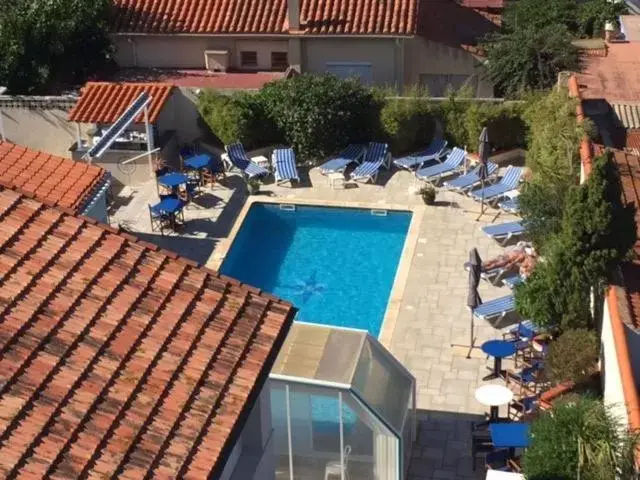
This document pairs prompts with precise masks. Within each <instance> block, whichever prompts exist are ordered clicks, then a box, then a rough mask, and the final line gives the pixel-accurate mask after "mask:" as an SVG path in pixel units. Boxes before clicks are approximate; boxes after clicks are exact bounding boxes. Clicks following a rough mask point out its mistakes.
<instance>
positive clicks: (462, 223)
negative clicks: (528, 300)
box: [111, 169, 514, 480]
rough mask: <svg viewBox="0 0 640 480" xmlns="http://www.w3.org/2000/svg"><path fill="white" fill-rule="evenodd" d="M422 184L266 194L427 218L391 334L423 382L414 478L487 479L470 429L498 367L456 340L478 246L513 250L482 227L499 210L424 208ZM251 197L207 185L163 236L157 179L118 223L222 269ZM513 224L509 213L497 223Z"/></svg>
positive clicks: (396, 177) (131, 192)
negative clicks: (156, 209)
mask: <svg viewBox="0 0 640 480" xmlns="http://www.w3.org/2000/svg"><path fill="white" fill-rule="evenodd" d="M417 186H419V185H417V183H416V181H415V179H414V177H413V175H412V174H411V173H409V172H407V171H397V170H394V171H391V172H383V173H382V174H381V176H380V178H379V179H378V183H377V184H376V185H372V184H367V185H363V184H358V185H357V186H353V187H352V186H351V185H348V187H349V188H344V189H332V188H331V187H330V186H329V183H328V181H327V179H326V177H324V176H322V175H321V174H320V173H319V172H318V171H317V170H316V169H312V170H311V171H309V172H304V174H303V175H302V182H301V185H300V186H298V187H294V188H288V187H281V186H275V185H274V184H273V183H267V184H266V185H264V186H263V187H262V192H261V194H260V195H259V196H258V198H268V199H272V200H282V201H283V202H295V201H309V202H330V203H331V204H344V205H345V206H353V205H354V204H359V205H366V206H370V207H371V208H385V207H386V208H391V207H390V206H393V207H398V206H404V207H406V208H411V209H412V210H413V211H414V215H415V214H418V215H420V217H421V218H419V219H417V220H418V222H417V224H418V225H419V227H418V228H417V230H416V232H415V236H414V237H413V238H410V239H408V242H409V241H411V242H412V243H413V244H412V246H411V248H408V249H405V254H406V255H407V257H409V258H407V259H405V260H406V261H407V268H406V272H405V273H404V274H403V276H404V277H405V278H406V282H403V283H405V284H404V285H403V286H402V288H401V295H400V296H399V298H398V299H397V302H396V303H397V304H395V305H394V308H395V309H396V313H395V315H394V319H393V323H394V325H393V328H392V331H391V332H388V334H385V335H384V337H385V338H381V341H382V342H383V343H384V344H385V346H387V348H389V350H390V351H391V352H392V353H393V354H394V355H395V357H396V358H397V359H398V360H399V361H400V362H401V363H402V364H403V365H405V366H406V367H407V368H408V369H409V370H410V371H411V372H412V374H413V375H414V376H415V378H416V382H417V409H418V437H417V441H416V443H415V444H414V446H413V449H412V461H411V464H410V466H409V473H410V475H409V479H410V480H427V479H434V480H436V479H459V480H467V479H469V480H471V479H478V478H484V466H483V465H482V462H481V461H479V462H478V470H477V472H473V471H472V470H471V457H470V452H471V449H470V425H471V422H472V421H474V420H478V418H479V415H481V414H482V413H483V412H484V411H485V407H483V406H482V405H480V404H478V402H477V401H476V400H475V397H474V391H475V390H476V388H477V387H478V386H480V385H481V384H483V383H484V382H482V377H483V376H485V375H486V373H487V370H486V366H487V365H489V363H488V362H487V360H486V357H485V355H484V354H482V352H481V351H480V350H474V351H473V353H472V356H471V359H467V358H466V354H467V349H465V348H463V347H452V346H451V344H452V343H461V344H468V342H469V339H470V312H469V310H468V309H467V307H466V296H467V278H468V273H467V272H466V271H465V270H464V268H463V264H464V262H465V261H467V259H468V255H469V250H470V249H471V248H473V247H477V248H478V251H479V253H480V255H481V257H482V258H483V259H487V258H491V257H493V256H495V255H497V254H499V253H500V252H501V251H502V250H503V247H501V246H500V245H498V244H497V243H496V242H494V241H492V240H491V239H489V238H488V237H487V236H486V235H484V234H483V233H482V231H481V227H482V226H483V225H486V224H488V223H491V221H492V219H493V217H494V215H495V210H493V209H487V213H486V214H485V215H484V216H483V217H482V218H481V219H480V221H476V220H475V218H476V217H477V213H475V212H478V211H479V207H480V206H479V204H478V203H476V202H474V201H473V200H471V199H469V198H468V197H465V196H462V195H459V194H455V193H453V192H444V191H439V192H438V195H437V198H436V201H437V202H436V203H437V204H436V205H435V206H424V204H423V202H422V199H421V198H420V197H419V196H418V195H416V193H415V191H416V187H417ZM247 198H248V197H247V196H246V193H245V189H244V183H243V181H242V179H241V178H240V177H239V176H238V175H228V176H227V178H226V179H225V180H222V181H221V182H220V184H217V185H215V186H214V187H213V189H205V193H204V194H203V195H202V196H201V197H200V198H198V199H197V200H196V201H195V202H194V205H192V206H189V207H188V208H187V209H186V210H185V219H186V225H185V228H184V230H183V231H182V232H181V233H180V235H175V234H170V235H165V236H160V235H159V234H158V233H157V232H151V230H150V224H149V213H148V208H147V204H148V203H153V202H155V201H157V197H156V187H155V182H153V181H149V182H147V183H145V184H143V185H140V186H138V187H136V188H129V187H126V188H125V189H124V190H123V191H121V192H120V194H119V196H118V197H117V198H116V203H115V206H116V207H115V208H114V211H113V212H112V216H111V222H112V224H114V225H120V226H123V227H125V228H126V229H128V230H130V231H132V232H134V233H135V234H136V235H139V236H140V237H142V238H143V239H145V240H147V241H150V242H154V243H157V244H159V245H160V246H162V247H164V248H168V249H171V250H174V251H176V252H177V253H180V254H182V255H185V256H187V257H189V258H192V259H193V260H195V261H197V262H199V263H203V264H207V265H208V266H212V267H215V266H217V265H219V263H220V261H221V259H222V258H223V255H224V252H226V249H227V248H228V246H229V242H230V235H231V234H232V232H233V231H234V224H235V223H236V220H237V218H238V215H239V214H240V212H241V211H242V210H243V208H244V207H245V204H246V202H247ZM513 219H514V217H513V216H510V215H505V214H502V215H501V216H500V217H499V218H498V219H497V220H496V221H495V223H499V222H503V221H510V220H513ZM399 276H400V275H399ZM395 288H396V287H394V292H395V291H396V290H395ZM479 292H480V296H481V297H482V299H483V300H484V301H487V300H490V299H493V298H497V297H500V296H503V295H507V294H509V293H510V291H509V290H508V289H507V288H505V287H502V288H498V287H494V286H491V285H489V284H488V283H486V282H481V284H480V288H479ZM507 323H508V321H507ZM507 323H505V325H507ZM475 333H476V337H477V340H476V345H481V344H482V343H483V342H484V341H486V340H489V339H493V338H501V336H502V333H501V331H500V330H497V329H495V328H493V327H492V326H491V325H489V324H487V323H483V322H480V323H478V324H477V325H476V329H475Z"/></svg>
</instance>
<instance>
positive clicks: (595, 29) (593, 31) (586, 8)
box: [577, 0, 629, 37]
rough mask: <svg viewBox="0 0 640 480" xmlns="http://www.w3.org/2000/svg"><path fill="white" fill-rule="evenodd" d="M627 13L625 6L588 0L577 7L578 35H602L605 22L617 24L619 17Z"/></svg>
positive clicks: (618, 3)
mask: <svg viewBox="0 0 640 480" xmlns="http://www.w3.org/2000/svg"><path fill="white" fill-rule="evenodd" d="M627 13H629V9H628V8H627V4H626V3H624V2H618V1H611V0H589V1H588V2H584V3H580V4H579V6H578V32H577V33H578V35H580V36H582V37H596V36H599V35H602V32H604V27H605V24H606V23H607V22H614V23H617V21H618V20H617V19H618V17H619V16H620V15H625V14H627Z"/></svg>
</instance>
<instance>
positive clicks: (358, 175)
mask: <svg viewBox="0 0 640 480" xmlns="http://www.w3.org/2000/svg"><path fill="white" fill-rule="evenodd" d="M389 157H390V155H389V146H388V145H387V144H386V143H377V142H371V143H369V146H368V148H367V153H366V154H365V156H364V160H363V161H362V163H361V164H360V165H359V166H358V167H357V168H356V169H355V170H354V171H353V172H351V180H354V181H358V180H363V181H364V182H368V181H369V180H371V181H372V182H374V183H375V181H376V180H377V179H378V172H379V171H380V168H381V167H382V166H383V165H384V166H385V167H387V168H388V167H389Z"/></svg>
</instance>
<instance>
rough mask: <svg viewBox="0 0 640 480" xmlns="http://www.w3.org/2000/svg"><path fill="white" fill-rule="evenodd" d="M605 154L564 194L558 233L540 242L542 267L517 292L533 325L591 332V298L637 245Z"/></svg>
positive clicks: (631, 215) (630, 210) (629, 215)
mask: <svg viewBox="0 0 640 480" xmlns="http://www.w3.org/2000/svg"><path fill="white" fill-rule="evenodd" d="M621 198H622V197H621V186H620V178H619V176H618V174H617V169H616V166H615V164H614V163H613V161H612V159H611V156H610V155H609V154H606V155H601V156H599V157H596V158H595V159H594V160H593V166H592V171H591V174H590V176H589V178H588V179H587V181H586V182H585V183H584V184H582V185H575V186H572V187H570V188H569V190H568V192H567V194H566V196H565V203H564V208H563V209H562V219H561V222H560V225H559V231H558V232H557V233H556V234H555V235H551V236H550V237H549V238H548V239H546V240H545V242H544V245H543V247H544V249H543V253H544V256H545V261H544V262H541V263H540V264H538V265H537V266H536V268H535V270H534V272H533V273H532V275H531V276H530V277H529V278H528V279H527V281H526V282H524V283H523V284H521V285H519V286H518V287H517V288H516V292H515V294H516V308H517V310H518V312H519V313H520V314H521V315H523V316H524V317H525V318H531V319H532V321H534V322H535V323H537V324H538V325H543V326H548V325H559V326H560V327H561V328H562V329H569V328H584V327H587V328H590V327H592V326H593V321H592V318H591V311H590V303H591V302H590V292H591V291H592V289H593V290H594V291H595V293H596V295H600V294H602V292H603V289H604V288H605V286H606V285H607V284H608V283H609V280H610V275H611V273H612V272H613V270H614V269H615V267H616V266H617V265H618V264H619V263H620V262H622V261H623V260H624V259H625V258H626V257H627V256H628V255H629V252H630V250H631V248H632V247H633V245H634V243H635V241H636V227H635V222H634V215H635V208H634V206H633V205H632V204H626V205H625V204H623V203H622V200H621Z"/></svg>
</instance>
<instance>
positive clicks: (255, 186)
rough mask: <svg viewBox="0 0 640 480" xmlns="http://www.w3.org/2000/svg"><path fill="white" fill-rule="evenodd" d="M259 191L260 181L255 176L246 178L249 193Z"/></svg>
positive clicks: (253, 193)
mask: <svg viewBox="0 0 640 480" xmlns="http://www.w3.org/2000/svg"><path fill="white" fill-rule="evenodd" d="M259 191H260V181H258V180H257V179H255V178H250V179H248V180H247V192H248V193H249V195H255V194H256V193H258V192H259Z"/></svg>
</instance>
